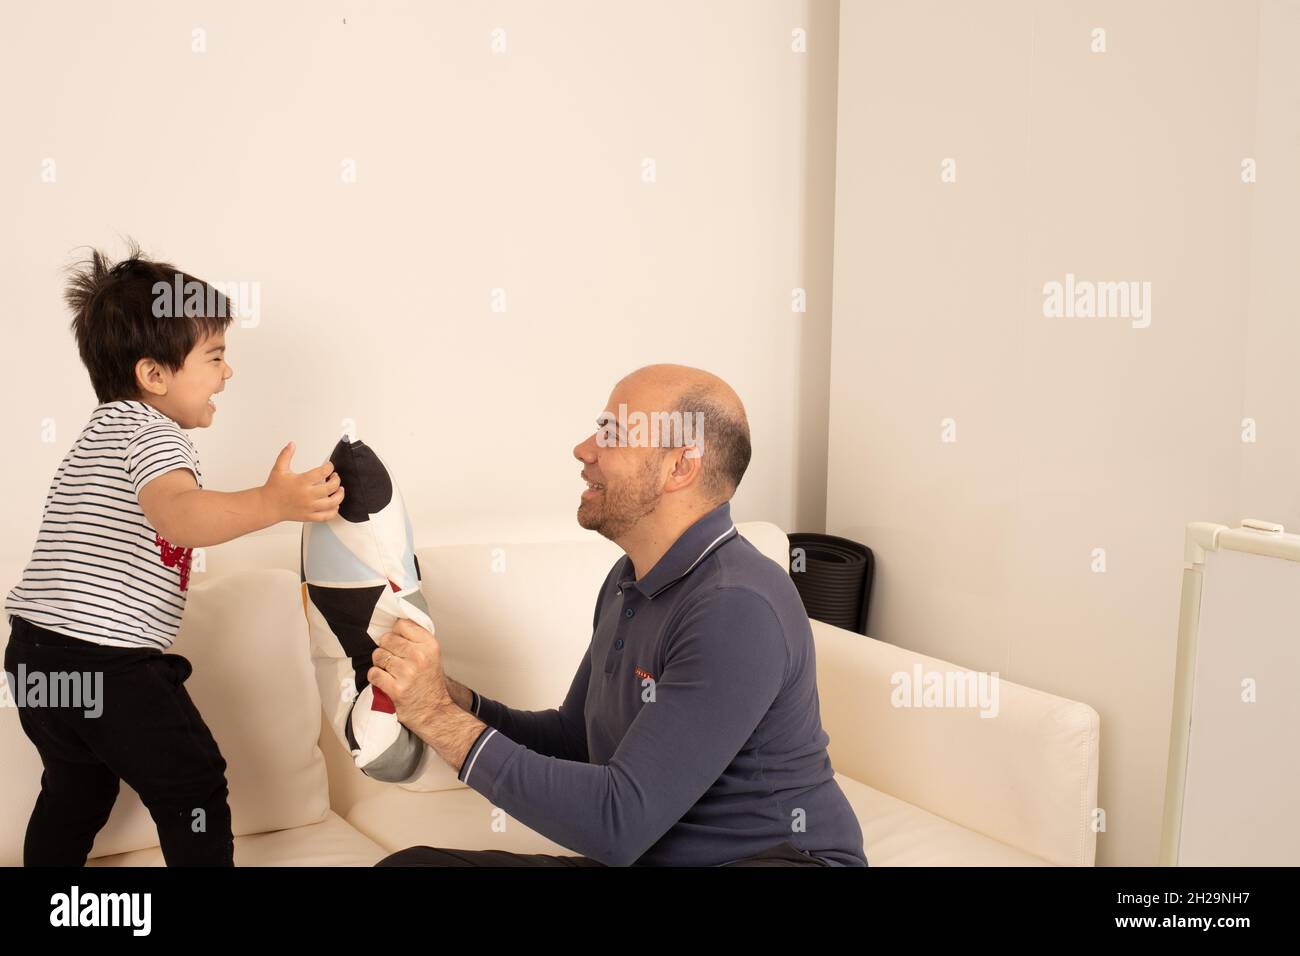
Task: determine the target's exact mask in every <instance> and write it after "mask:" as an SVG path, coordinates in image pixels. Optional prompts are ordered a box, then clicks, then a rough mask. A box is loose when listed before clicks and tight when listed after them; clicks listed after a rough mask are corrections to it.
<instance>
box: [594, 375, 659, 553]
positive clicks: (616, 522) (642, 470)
mask: <svg viewBox="0 0 1300 956" xmlns="http://www.w3.org/2000/svg"><path fill="white" fill-rule="evenodd" d="M622 403H626V404H627V414H628V415H629V416H631V415H632V413H633V412H635V411H636V410H637V409H642V410H645V411H647V412H648V411H649V409H646V408H644V405H643V404H641V403H638V396H637V395H635V394H633V393H631V392H630V391H629V390H628V389H626V388H625V387H624V386H623V384H622V383H620V385H619V387H618V388H615V389H614V392H613V394H611V395H610V397H609V404H607V405H606V406H605V409H604V410H603V411H602V413H601V414H602V415H605V414H606V413H610V414H612V415H614V416H617V415H618V410H619V405H620V404H622ZM603 420H604V419H600V420H598V422H597V430H596V431H595V432H594V433H593V434H591V435H590V436H588V437H587V438H586V440H584V441H583V442H582V443H581V444H579V445H577V446H576V447H575V448H574V449H573V456H574V457H575V458H577V459H578V460H579V461H581V462H582V465H583V467H582V477H583V478H584V479H585V480H586V481H587V482H588V487H587V490H585V491H583V493H582V499H581V501H580V502H579V503H578V524H579V525H581V526H582V527H584V528H586V529H587V530H588V531H595V532H597V533H599V534H601V535H603V536H604V537H606V538H609V539H610V540H611V541H614V540H617V539H618V538H620V537H622V536H623V535H625V534H626V533H627V532H628V531H630V530H631V529H632V528H633V527H635V526H636V524H637V522H638V521H640V520H641V519H642V518H643V517H645V516H646V515H648V514H650V513H651V512H653V511H654V510H655V507H656V506H657V505H658V504H659V500H660V498H661V497H662V496H663V483H664V482H663V475H662V473H661V466H662V464H663V460H664V452H665V449H661V448H647V447H633V446H631V445H628V444H626V442H627V440H628V434H627V429H626V428H625V427H624V426H623V424H622V423H619V422H618V421H616V420H615V421H613V422H612V424H611V425H610V426H609V427H608V428H602V427H600V422H601V421H603ZM602 434H603V435H604V436H606V437H604V438H603V439H602V437H601V436H602ZM602 441H604V442H605V447H602V445H601V442H602ZM611 441H618V442H620V443H619V444H611ZM593 484H594V485H595V486H596V487H591V486H592V485H593Z"/></svg>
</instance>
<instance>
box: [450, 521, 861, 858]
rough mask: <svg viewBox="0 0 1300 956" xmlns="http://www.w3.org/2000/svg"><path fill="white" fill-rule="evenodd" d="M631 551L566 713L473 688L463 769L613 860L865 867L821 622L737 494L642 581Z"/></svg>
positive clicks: (469, 779)
mask: <svg viewBox="0 0 1300 956" xmlns="http://www.w3.org/2000/svg"><path fill="white" fill-rule="evenodd" d="M634 574H635V571H634V569H633V567H632V559H631V558H629V557H627V556H624V557H623V558H621V559H620V560H619V561H618V562H617V563H616V564H615V565H614V567H613V568H612V569H610V572H609V574H608V575H607V576H606V578H605V583H604V584H602V585H601V588H600V593H599V594H598V595H597V597H596V611H595V615H594V617H593V620H592V627H593V632H592V638H591V644H590V645H589V646H588V648H587V653H586V655H585V656H584V657H583V659H582V663H581V664H580V666H579V667H578V672H577V674H575V675H574V678H573V684H572V686H570V688H569V693H568V695H567V696H566V697H565V699H564V703H563V704H561V705H560V708H559V709H558V710H541V711H525V710H513V709H511V708H509V707H507V706H505V705H504V704H501V703H498V702H497V701H494V700H491V699H490V698H487V697H484V696H482V695H481V694H478V693H477V692H475V693H474V695H473V705H472V706H473V710H474V713H475V715H476V716H477V717H478V718H479V719H480V720H482V721H483V722H484V723H485V724H487V725H488V726H487V727H486V728H485V729H484V730H483V732H482V733H481V734H479V736H478V738H477V739H476V740H475V741H474V744H473V746H472V747H470V750H469V753H468V755H467V756H466V758H465V762H464V764H462V765H461V768H460V773H459V775H458V776H459V779H460V780H461V781H463V782H464V783H466V784H467V785H468V786H469V787H471V788H472V789H474V790H476V791H478V792H479V793H481V794H482V795H483V796H484V797H486V798H487V799H488V800H489V801H490V802H491V803H492V805H493V806H496V807H500V808H501V809H503V810H505V811H506V812H507V813H508V814H510V815H511V816H512V817H514V818H515V819H516V820H519V821H520V822H522V823H524V824H525V825H526V826H528V827H530V828H532V829H533V830H535V831H537V832H538V833H540V834H542V835H543V836H546V837H548V838H549V839H551V840H553V841H555V842H556V843H559V844H560V845H562V846H565V847H568V848H570V849H571V850H574V851H575V852H577V853H580V854H582V855H583V856H586V857H590V858H591V859H594V860H598V861H599V862H601V863H605V864H607V865H610V866H622V865H632V864H636V865H643V866H719V865H721V864H724V863H730V862H732V861H734V860H739V859H741V858H743V857H747V856H753V855H755V854H757V853H759V852H761V851H763V850H767V849H769V848H771V847H772V846H774V845H775V844H778V843H781V842H785V841H788V842H790V843H793V844H794V845H795V846H796V847H797V848H798V849H800V850H802V851H804V852H806V853H809V854H811V855H813V856H817V857H820V858H821V859H823V860H825V861H826V862H828V863H830V864H832V865H836V866H866V864H867V861H866V855H865V853H864V851H863V846H862V830H861V828H860V827H859V825H858V821H857V818H856V817H855V816H854V813H853V809H852V807H850V806H849V802H848V800H847V798H846V797H845V796H844V792H843V791H842V790H841V789H840V787H839V785H838V784H837V783H836V782H835V780H834V771H833V770H832V768H831V761H830V756H829V755H828V754H827V752H826V746H827V744H828V743H829V742H830V737H829V735H828V734H827V733H826V732H825V731H824V730H823V729H822V725H821V716H820V712H819V704H818V698H817V667H816V658H815V655H814V648H813V636H812V628H811V627H810V626H809V623H808V615H807V612H806V611H805V610H804V607H803V603H802V602H801V601H800V599H799V593H798V591H796V590H795V587H794V583H793V582H792V581H791V580H790V575H789V573H788V572H787V571H786V569H785V568H783V567H781V566H780V565H779V564H777V563H776V562H775V561H773V560H772V559H770V558H768V557H767V556H766V555H764V554H763V553H762V552H760V551H759V550H758V549H757V548H755V547H754V546H753V545H752V544H750V543H749V542H748V541H746V540H745V539H744V538H743V537H741V536H740V535H739V534H738V533H737V532H736V526H735V524H733V523H732V520H731V506H730V504H729V503H723V504H721V505H719V506H718V507H717V508H715V509H714V510H713V511H711V512H709V513H708V514H706V515H704V516H703V517H702V518H700V519H699V520H698V521H696V522H695V524H693V525H691V526H690V528H688V529H687V530H686V531H685V532H683V533H682V535H681V536H680V537H679V538H678V539H677V541H676V542H674V543H673V545H672V547H670V548H669V549H668V551H667V553H666V554H664V556H663V557H662V558H660V559H659V562H658V563H657V564H655V566H654V567H653V568H651V569H650V571H649V572H647V573H646V574H645V575H644V576H643V577H642V578H641V579H640V580H635V579H634Z"/></svg>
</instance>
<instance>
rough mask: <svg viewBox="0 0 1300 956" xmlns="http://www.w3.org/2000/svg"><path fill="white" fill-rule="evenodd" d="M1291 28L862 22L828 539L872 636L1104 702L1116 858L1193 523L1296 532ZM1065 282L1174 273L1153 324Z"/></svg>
mask: <svg viewBox="0 0 1300 956" xmlns="http://www.w3.org/2000/svg"><path fill="white" fill-rule="evenodd" d="M1296 20H1297V18H1296V10H1295V5H1294V4H1286V5H1283V4H1280V3H1274V2H1264V3H1263V4H1256V3H1253V2H1251V3H1243V2H1199V3H1181V2H1180V3H1175V2H1167V3H1154V2H1147V3H1140V4H1134V3H1099V2H1093V3H1088V4H1068V3H1063V2H1053V3H1035V2H1030V0H1024V2H1006V3H981V4H970V3H960V2H937V3H933V2H932V3H916V2H872V3H854V2H846V3H844V4H843V9H842V11H841V33H840V36H841V47H840V87H839V126H838V149H839V152H838V163H837V169H838V179H837V195H836V223H835V225H836V230H835V235H836V241H835V293H834V313H833V314H834V317H833V333H832V335H833V346H834V347H833V350H832V373H831V415H830V466H829V467H830V471H829V482H828V506H827V526H828V530H830V531H831V532H833V533H838V534H844V535H847V536H849V537H852V538H856V539H858V540H861V541H864V542H866V543H867V544H869V545H870V546H871V547H873V548H874V549H875V551H876V556H877V560H878V562H879V563H878V577H877V582H876V591H875V595H874V605H873V609H872V618H871V622H870V625H869V628H870V631H871V633H872V634H873V635H874V636H875V637H878V638H882V639H884V640H888V641H892V642H895V643H898V644H900V645H903V646H906V647H909V648H913V649H916V650H919V651H923V652H925V653H928V654H933V655H935V656H938V657H941V658H945V659H948V660H952V661H955V662H957V663H959V664H962V665H965V666H970V667H975V668H979V669H982V670H989V671H998V672H1000V673H1001V675H1002V676H1003V677H1004V678H1007V679H1010V680H1014V681H1016V682H1019V683H1024V684H1028V685H1030V686H1032V687H1037V688H1041V689H1043V690H1047V691H1051V692H1053V693H1057V694H1062V695H1065V696H1068V697H1072V698H1075V699H1078V700H1082V701H1086V702H1087V703H1089V704H1092V705H1093V706H1094V707H1096V708H1097V710H1098V711H1099V712H1100V714H1101V718H1102V746H1101V776H1100V788H1101V793H1100V803H1101V805H1102V807H1103V809H1104V810H1105V811H1106V814H1107V815H1106V830H1105V832H1104V833H1102V834H1101V836H1100V841H1099V852H1098V862H1099V863H1101V864H1151V863H1154V862H1155V860H1156V854H1157V850H1158V844H1159V837H1160V812H1161V801H1162V796H1163V786H1164V779H1165V761H1166V748H1167V743H1168V733H1169V720H1170V698H1171V692H1172V680H1173V660H1174V658H1173V655H1174V646H1175V638H1176V626H1177V617H1178V599H1179V588H1180V569H1181V556H1182V538H1183V528H1184V525H1185V524H1186V523H1187V522H1188V521H1192V520H1213V521H1221V522H1224V523H1234V524H1235V523H1236V521H1237V520H1238V519H1240V518H1241V517H1243V515H1244V514H1245V513H1247V512H1249V513H1250V514H1252V515H1255V514H1256V513H1257V512H1258V516H1261V517H1267V518H1272V519H1274V520H1279V521H1284V522H1287V523H1290V524H1293V525H1300V513H1297V512H1300V493H1297V491H1296V483H1295V476H1296V468H1295V466H1296V464H1297V447H1300V446H1298V445H1297V429H1296V425H1297V424H1300V421H1298V420H1297V416H1300V412H1297V407H1298V403H1297V399H1298V398H1300V394H1298V392H1300V390H1298V389H1297V386H1296V381H1295V377H1294V373H1293V371H1292V370H1294V367H1295V356H1296V348H1295V346H1296V344H1298V342H1297V333H1296V332H1295V328H1296V320H1297V316H1296V312H1295V309H1296V302H1295V297H1294V295H1292V294H1290V293H1289V291H1288V289H1287V282H1288V281H1289V279H1290V275H1291V274H1293V273H1294V265H1295V262H1296V252H1297V247H1298V244H1297V242H1296V225H1295V223H1296V221H1297V216H1296V213H1297V185H1296V181H1295V177H1294V171H1295V170H1296V169H1297V168H1300V165H1298V164H1297V158H1298V156H1297V139H1296V137H1297V133H1296V131H1297V129H1298V128H1300V127H1298V126H1297V124H1296V122H1295V119H1296V109H1297V102H1300V101H1298V99H1297V92H1298V91H1300V84H1297V79H1298V78H1300V72H1298V71H1297V66H1296V63H1297V60H1296V58H1295V57H1294V50H1295V48H1296V44H1297V43H1300V30H1298V29H1297V22H1296ZM1096 27H1101V28H1103V29H1104V30H1105V32H1106V47H1107V48H1106V52H1104V53H1094V52H1092V51H1091V50H1090V45H1091V43H1092V30H1093V29H1094V28H1096ZM1288 51H1289V55H1288ZM1244 157H1255V158H1256V160H1257V162H1258V168H1259V170H1260V173H1259V175H1260V181H1259V182H1258V183H1256V184H1254V185H1246V184H1243V182H1242V181H1241V177H1240V169H1241V160H1242V159H1243V158H1244ZM946 158H952V159H954V160H955V161H956V174H957V175H956V181H955V182H950V183H945V182H943V181H941V163H942V162H943V161H944V160H945V159H946ZM1066 273H1073V274H1074V275H1075V276H1076V277H1077V278H1078V279H1088V280H1094V281H1119V280H1138V281H1146V282H1150V283H1151V287H1152V289H1151V306H1152V308H1151V312H1150V319H1151V322H1150V325H1149V326H1148V327H1146V328H1136V327H1134V321H1137V322H1138V324H1141V320H1140V319H1136V320H1132V319H1125V318H1100V317H1098V318H1064V317H1060V318H1047V317H1045V316H1044V313H1043V303H1044V296H1043V285H1044V283H1046V282H1048V281H1051V280H1057V281H1061V282H1064V280H1065V276H1066ZM1246 415H1252V416H1254V417H1255V418H1257V419H1258V420H1259V422H1260V425H1259V429H1260V432H1259V433H1260V436H1261V437H1260V438H1259V441H1258V442H1257V443H1256V444H1254V445H1247V444H1243V442H1242V440H1241V427H1240V422H1241V419H1242V418H1243V417H1244V416H1246ZM949 418H950V419H953V420H954V422H955V429H956V431H955V437H956V440H955V441H952V442H944V441H943V440H942V438H943V435H942V432H941V422H942V421H943V420H944V419H949ZM1096 548H1104V549H1105V571H1104V573H1097V572H1094V570H1093V563H1094V556H1093V552H1094V549H1096Z"/></svg>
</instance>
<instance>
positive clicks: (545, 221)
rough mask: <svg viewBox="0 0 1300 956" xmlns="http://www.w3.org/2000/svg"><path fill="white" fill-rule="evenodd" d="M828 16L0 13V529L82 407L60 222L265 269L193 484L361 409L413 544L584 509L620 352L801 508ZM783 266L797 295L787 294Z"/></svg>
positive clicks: (812, 379) (207, 264)
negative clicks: (692, 372) (698, 411)
mask: <svg viewBox="0 0 1300 956" xmlns="http://www.w3.org/2000/svg"><path fill="white" fill-rule="evenodd" d="M833 13H834V8H833V7H828V6H827V5H826V4H824V3H818V4H813V3H811V2H809V0H802V2H793V0H787V2H765V3H753V2H749V0H730V2H722V3H714V4H711V5H710V8H709V11H708V15H707V16H703V15H702V14H701V13H700V11H699V8H698V7H697V6H696V5H695V4H693V3H690V2H686V0H677V2H670V3H663V4H657V5H655V6H654V7H653V8H647V7H645V6H643V5H633V4H607V3H598V2H561V0H552V2H547V3H543V4H539V3H535V2H531V0H518V2H503V3H493V4H490V5H488V4H477V3H475V4H469V3H455V2H446V3H437V4H435V3H387V4H380V3H376V4H363V5H359V6H358V5H343V6H339V5H337V4H321V3H316V2H305V0H302V2H294V3H276V4H267V3H261V2H239V3H230V4H225V3H223V4H208V3H197V2H193V3H192V2H183V3H171V2H168V3H130V4H113V5H110V4H104V3H98V2H90V0H83V2H75V3H69V2H62V3H49V4H47V3H41V4H23V5H19V6H17V7H15V8H14V9H12V10H8V11H7V14H6V15H7V20H6V25H5V28H4V30H3V31H0V80H2V81H3V84H2V85H3V87H4V89H5V90H6V91H7V95H6V109H5V120H4V122H5V135H4V139H5V149H4V150H3V151H0V208H3V209H4V210H5V215H6V226H7V228H6V229H5V230H4V233H3V235H0V258H2V259H3V261H4V262H5V263H6V268H5V277H6V288H5V292H6V295H5V309H4V316H5V318H4V320H3V322H4V332H5V334H4V344H3V349H4V351H3V360H2V361H3V374H2V375H0V404H3V407H4V408H6V409H7V410H8V411H7V413H6V426H7V427H6V433H7V436H8V438H9V450H10V455H11V458H10V461H9V462H8V463H7V473H6V478H7V486H8V489H9V493H8V494H7V495H6V496H5V501H4V503H3V505H0V508H2V509H3V516H2V517H3V525H4V527H5V529H6V535H5V542H4V545H3V547H4V549H5V550H6V551H7V552H10V551H11V552H13V553H14V554H16V555H18V556H20V557H25V555H26V554H27V553H28V552H29V549H30V547H31V542H32V540H33V538H34V536H35V533H36V529H37V525H38V522H39V517H40V510H41V504H42V502H43V501H44V496H45V493H46V490H47V488H48V485H49V481H50V477H51V475H52V474H53V472H54V469H55V467H56V466H57V464H58V462H59V460H60V459H61V458H62V456H63V455H64V453H65V452H66V451H67V448H68V446H69V445H70V444H71V442H72V441H73V440H74V439H75V438H76V435H77V433H78V432H79V431H80V429H81V428H82V426H83V425H84V423H85V420H86V417H87V415H88V413H89V411H90V410H91V409H92V408H93V407H94V405H95V404H96V401H95V398H94V395H93V393H92V391H91V389H90V387H89V384H88V381H87V379H86V376H85V373H84V371H83V370H82V368H81V366H80V364H79V362H78V359H77V355H76V351H75V348H74V346H73V340H72V337H71V335H70V333H69V332H68V330H67V322H68V318H67V316H66V313H65V311H64V309H63V306H62V303H61V301H60V298H59V296H60V289H61V282H60V275H59V270H60V267H62V266H63V265H64V264H66V263H67V262H68V261H70V259H71V258H72V256H73V251H74V247H76V246H78V245H81V244H86V243H93V244H97V245H106V246H110V247H112V248H113V251H114V252H119V251H120V250H121V248H122V246H121V244H120V243H118V241H117V237H118V236H123V235H131V236H134V237H135V238H137V239H139V240H140V241H141V242H142V243H144V244H145V246H146V248H147V249H148V250H150V251H152V252H154V253H156V254H158V255H162V256H166V257H168V258H170V259H171V260H172V261H174V262H176V263H177V264H178V265H180V266H181V267H182V268H185V269H188V270H190V271H193V272H194V273H196V274H198V275H200V276H203V277H204V278H208V279H212V280H241V281H249V282H258V283H260V284H261V312H262V314H261V318H260V323H259V324H258V325H257V326H256V327H253V328H238V329H232V331H231V332H230V333H229V335H228V337H227V342H228V345H229V347H230V353H229V358H230V361H231V363H232V365H233V367H234V369H235V377H234V378H233V379H232V380H231V382H230V384H229V387H228V389H227V391H226V393H225V394H224V395H223V399H224V401H222V403H221V407H220V410H219V412H218V413H217V418H216V422H215V424H214V425H213V426H212V427H211V428H210V429H206V430H196V431H194V432H192V433H191V435H192V437H193V439H194V441H195V444H196V445H197V447H198V449H199V452H200V455H201V460H202V464H203V470H204V474H205V478H206V481H207V486H208V487H209V488H214V489H224V490H234V489H238V488H241V487H247V486H250V485H253V484H260V483H261V482H262V481H263V480H264V479H265V477H266V473H267V472H268V471H269V469H270V466H271V463H272V461H273V460H274V458H275V455H276V453H277V452H278V451H279V449H280V448H281V447H282V446H283V445H284V444H285V443H286V442H288V441H290V440H293V441H295V442H296V443H297V445H298V447H299V449H300V450H301V453H300V455H299V457H298V458H297V459H296V460H295V466H296V467H298V468H300V469H306V468H307V467H309V466H311V465H314V464H317V463H319V462H320V461H322V460H324V458H325V456H326V454H327V453H328V452H329V450H330V448H331V447H332V446H333V444H334V441H335V440H336V438H337V436H338V435H339V434H340V432H341V431H342V429H343V422H344V420H345V419H353V420H355V422H356V427H357V430H358V434H359V435H360V437H362V438H363V439H365V440H366V441H367V442H369V443H370V444H371V445H373V446H374V447H375V448H376V449H377V450H378V451H379V453H380V454H381V455H383V456H384V457H385V458H386V459H387V460H388V462H389V464H390V465H391V466H392V467H393V468H394V469H395V472H396V474H397V475H398V476H399V480H400V481H401V483H402V485H403V487H404V491H405V493H406V496H407V499H408V502H409V503H410V505H411V508H412V511H413V518H414V520H415V521H416V522H417V526H418V531H419V534H420V536H421V538H422V539H424V540H427V541H430V542H434V541H452V540H466V539H474V540H489V541H490V540H493V539H494V538H500V539H503V540H504V539H507V538H509V539H521V538H528V537H531V536H537V535H544V534H557V533H559V534H572V535H580V534H585V532H582V531H581V529H579V528H578V527H577V525H576V523H575V521H574V513H575V511H576V509H577V505H578V494H579V491H580V480H579V478H578V471H579V464H578V463H577V462H576V461H575V460H574V459H573V457H572V454H571V452H572V448H573V446H574V445H575V444H576V443H577V442H579V441H580V440H582V439H583V438H584V437H585V436H587V435H588V434H590V433H591V431H592V430H593V428H594V421H595V418H596V415H597V414H598V413H599V412H600V411H601V410H603V408H604V404H605V400H606V398H607V397H608V395H609V392H610V390H611V388H612V387H613V385H614V383H615V381H616V380H617V379H618V378H619V377H621V376H622V375H623V374H625V373H626V372H628V371H630V370H631V369H633V368H635V367H637V366H640V365H643V364H647V363H651V362H658V361H677V362H684V363H687V364H692V365H699V366H703V367H705V368H708V369H711V370H713V371H716V372H717V373H719V374H721V375H723V376H724V377H725V378H727V379H728V380H729V381H731V382H732V384H733V385H734V386H735V387H736V389H737V390H738V391H739V393H740V395H741V396H742V398H743V399H744V401H745V402H746V404H747V406H748V410H749V415H750V421H751V425H752V429H753V436H754V446H755V453H754V459H753V464H752V466H751V471H750V473H749V475H748V476H747V477H746V479H745V482H744V485H743V486H742V488H741V490H740V493H739V494H738V496H737V498H736V501H735V503H734V511H735V514H736V516H737V517H738V518H739V519H758V518H761V519H766V520H771V521H775V522H777V523H779V524H780V525H782V526H783V527H786V528H791V527H795V526H798V525H800V524H805V525H806V524H809V523H811V524H815V526H816V527H820V526H821V522H822V520H823V516H824V505H823V496H824V488H825V442H826V437H825V434H826V401H825V397H824V392H825V389H826V381H827V378H828V368H829V358H828V353H827V350H826V347H825V339H826V337H827V336H828V335H829V315H830V311H829V310H830V270H829V243H830V238H831V214H832V205H833V202H832V195H833V186H834V178H833V162H834V150H833V142H834V140H833V136H834V128H833V124H834V112H833V102H834V100H833V93H834V84H835V81H836V75H835V51H836V48H837V42H836V37H835V33H834V29H835V18H834V16H833V15H832V14H833ZM345 17H346V24H345V23H344V18H345ZM498 27H499V28H503V29H504V31H505V39H506V44H507V52H506V53H504V54H494V53H493V52H492V50H491V43H492V39H493V38H492V31H493V30H494V28H498ZM195 28H201V29H203V30H206V42H207V52H205V53H195V52H192V49H191V45H192V43H191V41H192V30H194V29H195ZM795 28H804V29H806V30H808V31H809V34H808V53H806V54H801V53H795V52H792V50H791V31H792V30H794V29H795ZM828 103H829V104H831V105H830V106H829V107H828V106H827V104H828ZM47 158H52V159H53V160H54V161H55V166H54V170H55V175H56V181H55V182H53V183H46V182H42V179H41V174H42V170H43V166H42V163H43V161H44V160H45V159H47ZM349 158H350V159H353V160H355V162H356V182H355V183H352V184H345V183H343V182H342V181H341V173H342V165H341V164H342V163H343V161H344V160H345V159H349ZM644 158H652V159H653V160H654V161H655V162H656V164H657V182H656V183H655V184H654V185H647V184H645V183H644V182H642V178H641V177H642V161H643V159H644ZM800 285H804V286H807V287H808V288H809V298H810V302H811V303H812V305H811V306H810V309H811V311H810V312H809V313H808V314H807V315H799V314H795V313H793V312H792V311H791V289H792V288H794V287H796V286H800ZM494 288H502V289H504V290H505V294H506V304H507V308H508V311H507V312H505V313H504V314H502V313H496V312H493V311H492V309H491V303H492V300H491V295H492V290H493V289H494ZM818 388H820V389H821V390H822V398H821V400H820V401H817V400H816V391H817V389H818ZM810 395H812V396H813V397H812V398H811V399H810V398H809V396H810ZM47 420H48V421H49V422H52V423H53V426H54V432H53V435H52V440H49V441H45V440H43V438H44V437H47V436H48V431H45V434H43V430H46V422H47ZM801 497H802V498H804V499H806V502H807V503H805V504H802V505H801V503H800V501H801Z"/></svg>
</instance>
